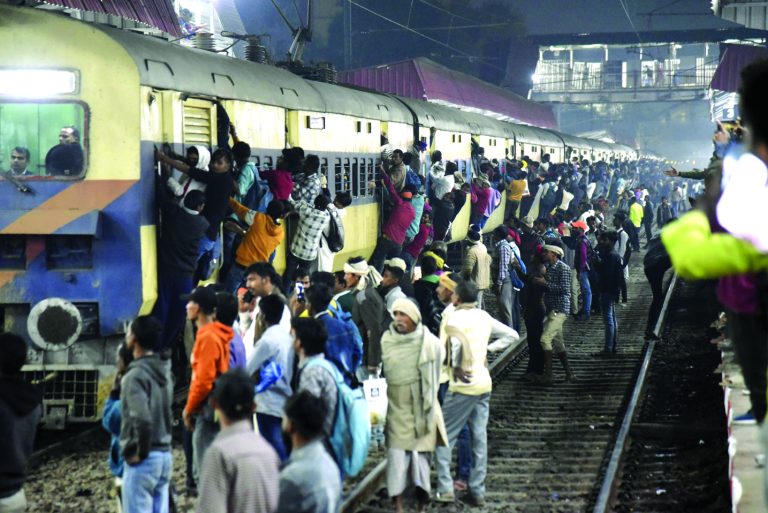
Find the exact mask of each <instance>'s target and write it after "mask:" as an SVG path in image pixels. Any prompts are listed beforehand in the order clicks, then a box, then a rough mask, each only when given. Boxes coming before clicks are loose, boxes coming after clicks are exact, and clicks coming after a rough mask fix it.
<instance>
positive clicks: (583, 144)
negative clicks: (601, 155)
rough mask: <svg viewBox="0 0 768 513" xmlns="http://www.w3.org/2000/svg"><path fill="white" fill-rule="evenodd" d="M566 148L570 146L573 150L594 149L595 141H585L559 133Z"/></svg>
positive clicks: (581, 138)
mask: <svg viewBox="0 0 768 513" xmlns="http://www.w3.org/2000/svg"><path fill="white" fill-rule="evenodd" d="M558 135H559V136H560V138H561V139H562V140H563V142H564V143H565V145H566V146H570V147H571V148H573V149H577V148H594V147H595V141H594V140H592V139H585V138H583V137H576V136H575V135H568V134H561V133H558Z"/></svg>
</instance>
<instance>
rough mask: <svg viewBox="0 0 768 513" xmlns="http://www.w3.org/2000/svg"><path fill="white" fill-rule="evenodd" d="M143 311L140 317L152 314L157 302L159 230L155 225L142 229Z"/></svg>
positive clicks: (140, 311)
mask: <svg viewBox="0 0 768 513" xmlns="http://www.w3.org/2000/svg"><path fill="white" fill-rule="evenodd" d="M139 236H140V237H141V310H139V315H148V314H150V313H151V312H152V309H153V308H154V307H155V302H156V301H157V230H156V227H155V226H154V225H146V226H142V227H141V231H140V232H139Z"/></svg>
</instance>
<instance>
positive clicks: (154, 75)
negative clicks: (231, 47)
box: [94, 25, 327, 112]
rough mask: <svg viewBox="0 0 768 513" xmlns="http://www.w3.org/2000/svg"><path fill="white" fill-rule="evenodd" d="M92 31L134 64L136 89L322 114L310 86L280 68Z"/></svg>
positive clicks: (130, 35) (107, 29)
mask: <svg viewBox="0 0 768 513" xmlns="http://www.w3.org/2000/svg"><path fill="white" fill-rule="evenodd" d="M94 27H96V28H98V29H99V30H101V31H103V32H105V33H106V34H107V35H108V36H109V37H110V38H112V39H114V40H115V41H116V42H117V43H118V44H120V45H121V46H122V47H123V48H124V49H125V51H126V52H128V54H129V55H130V56H131V57H132V58H133V60H134V61H135V62H136V66H137V67H138V70H139V76H140V81H141V84H143V85H147V86H151V87H156V88H158V89H171V90H175V91H182V92H186V93H190V94H199V95H204V96H211V97H216V98H226V99H241V100H247V101H252V102H257V103H261V104H265V105H275V106H279V107H285V108H289V109H304V110H311V111H318V112H327V110H326V107H325V102H324V99H323V97H322V96H321V95H320V93H318V91H317V90H316V89H315V88H313V87H312V86H311V85H310V83H309V82H308V81H306V80H304V79H302V78H300V77H298V76H296V75H294V74H293V73H291V72H289V71H286V70H284V69H280V68H276V67H273V66H268V65H265V64H257V63H254V62H248V61H243V60H240V59H234V58H232V57H227V56H223V55H218V54H215V53H211V52H206V51H203V50H198V49H195V48H188V47H184V46H181V45H178V44H174V43H170V42H168V41H165V40H163V39H158V38H153V37H148V36H144V35H141V34H135V33H132V32H129V31H127V30H119V29H115V28H111V27H106V26H103V25H94Z"/></svg>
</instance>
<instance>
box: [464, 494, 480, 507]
mask: <svg viewBox="0 0 768 513" xmlns="http://www.w3.org/2000/svg"><path fill="white" fill-rule="evenodd" d="M461 502H463V503H465V504H467V505H468V506H469V507H471V508H482V507H483V506H485V498H484V497H478V496H477V495H474V494H472V493H468V494H466V495H464V496H463V497H462V498H461Z"/></svg>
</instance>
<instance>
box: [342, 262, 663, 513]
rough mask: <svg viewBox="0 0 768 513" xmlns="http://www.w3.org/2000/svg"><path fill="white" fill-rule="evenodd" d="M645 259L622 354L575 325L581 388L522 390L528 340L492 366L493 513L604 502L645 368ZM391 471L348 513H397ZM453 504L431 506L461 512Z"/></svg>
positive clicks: (354, 499) (573, 345) (377, 476)
mask: <svg viewBox="0 0 768 513" xmlns="http://www.w3.org/2000/svg"><path fill="white" fill-rule="evenodd" d="M638 260H639V259H638ZM638 260H636V261H635V265H634V266H632V269H631V271H630V283H629V302H628V303H627V304H626V305H624V306H619V305H617V306H616V314H617V316H618V322H619V339H618V350H619V352H618V354H617V355H615V356H613V357H609V358H606V357H600V356H597V353H598V352H599V351H600V350H601V349H602V347H603V340H604V334H603V323H602V320H601V319H600V318H599V317H597V318H593V319H592V320H590V321H588V322H580V321H577V320H576V319H574V318H569V320H568V321H567V322H566V326H565V335H566V345H567V347H568V352H569V358H570V360H571V365H572V367H573V369H574V371H575V373H576V375H577V377H578V381H576V382H572V383H567V382H565V381H564V374H563V372H562V369H561V368H560V366H559V365H558V363H557V362H556V363H555V364H554V367H555V372H554V377H555V382H556V383H555V385H553V386H551V387H542V386H539V385H533V384H529V383H527V382H525V381H523V380H522V379H521V378H522V375H523V373H524V366H522V365H519V363H520V362H521V361H524V356H525V354H524V353H525V351H524V349H523V348H524V347H525V341H524V340H521V342H520V343H519V344H518V345H517V346H516V347H515V348H514V349H512V348H511V349H510V350H509V351H508V353H509V354H507V355H505V357H504V358H503V359H502V358H500V359H497V361H495V362H493V363H492V364H491V371H492V375H493V378H494V390H493V395H492V397H491V417H490V420H489V424H488V454H489V461H488V478H487V481H486V488H487V491H486V497H485V499H486V506H485V509H484V510H485V511H504V512H518V511H519V512H526V513H529V512H542V513H543V512H547V513H550V512H559V511H562V512H574V511H586V510H587V509H588V507H589V506H590V505H591V504H594V502H595V497H596V496H597V494H598V491H599V487H598V486H596V482H597V483H599V479H598V476H600V475H601V472H602V471H603V470H604V469H605V467H606V465H605V460H606V458H607V457H608V455H609V454H610V452H609V451H610V450H611V448H612V447H613V444H614V440H615V438H616V434H617V432H618V430H619V425H620V424H621V419H622V415H623V413H624V410H625V408H626V406H627V404H628V402H629V400H628V394H629V393H631V391H632V390H633V386H634V382H635V378H636V376H637V374H638V370H639V369H640V367H641V362H642V359H643V350H644V341H643V333H644V331H645V324H646V316H647V314H648V308H649V306H650V302H651V293H650V287H648V286H647V284H646V283H645V277H644V275H643V272H642V266H641V265H639V262H638ZM385 468H386V463H385V462H384V461H382V462H379V463H378V465H377V466H376V467H375V468H374V469H373V471H371V472H370V473H368V474H367V475H366V476H365V478H364V479H363V480H362V481H361V482H360V484H359V485H358V486H356V487H355V488H354V489H353V490H352V491H351V493H350V494H349V495H348V496H347V498H346V501H345V502H344V505H343V508H342V511H344V512H352V511H368V512H378V511H384V510H390V509H391V505H390V502H389V499H388V498H387V497H386V491H385V490H384V488H383V477H384V469H385ZM454 508H455V506H454V505H450V504H449V505H438V504H433V505H432V509H431V510H432V511H453V510H454Z"/></svg>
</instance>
